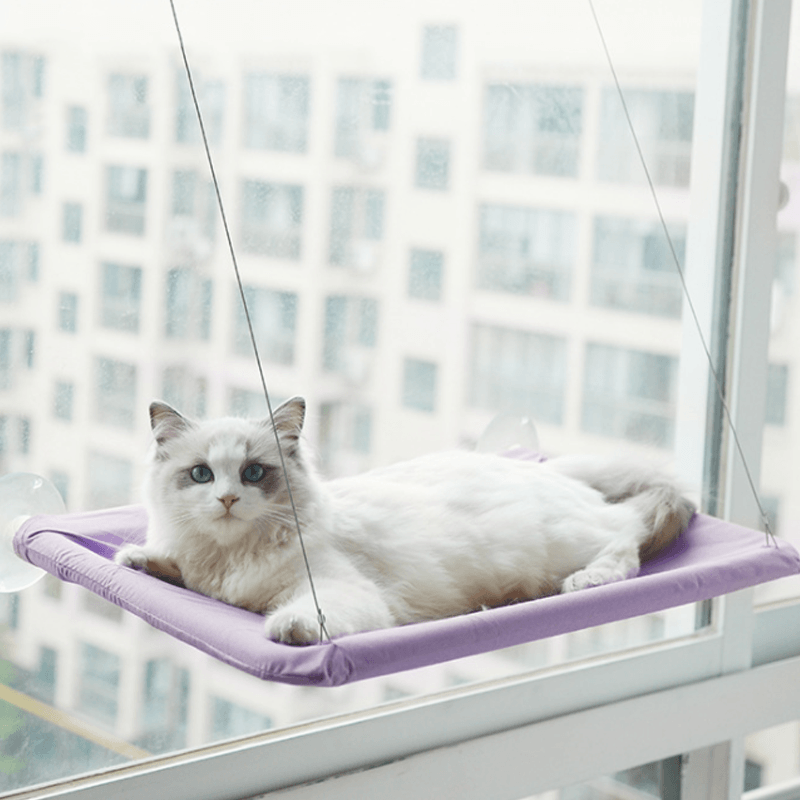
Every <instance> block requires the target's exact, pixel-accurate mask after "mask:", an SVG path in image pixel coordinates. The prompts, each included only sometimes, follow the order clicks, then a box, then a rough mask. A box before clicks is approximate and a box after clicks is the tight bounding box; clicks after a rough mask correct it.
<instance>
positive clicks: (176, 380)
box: [161, 366, 208, 419]
mask: <svg viewBox="0 0 800 800" xmlns="http://www.w3.org/2000/svg"><path fill="white" fill-rule="evenodd" d="M161 386H162V394H161V396H162V397H163V398H164V401H165V402H167V403H169V404H170V405H171V406H172V407H173V408H177V409H180V410H181V411H182V412H183V413H184V414H188V415H189V416H191V417H197V418H200V419H202V418H203V417H205V415H206V398H207V395H208V383H207V381H206V379H205V378H203V377H202V376H198V375H195V374H194V373H193V372H192V371H191V370H189V369H187V368H186V367H184V366H175V367H167V368H166V369H165V370H164V374H163V378H162V383H161Z"/></svg>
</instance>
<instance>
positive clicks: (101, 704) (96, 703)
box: [78, 644, 120, 726]
mask: <svg viewBox="0 0 800 800" xmlns="http://www.w3.org/2000/svg"><path fill="white" fill-rule="evenodd" d="M119 679H120V659H119V656H116V655H114V654H113V653H109V652H107V651H106V650H101V649H100V648H99V647H95V646H94V645H91V644H84V645H83V647H82V648H81V673H80V678H79V686H78V705H79V707H80V710H81V711H82V712H84V713H85V714H88V715H89V716H91V717H93V718H94V719H96V720H98V721H100V722H102V723H104V724H105V725H109V726H111V725H113V724H114V723H115V722H116V720H117V705H118V702H117V693H118V691H119Z"/></svg>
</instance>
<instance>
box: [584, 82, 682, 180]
mask: <svg viewBox="0 0 800 800" xmlns="http://www.w3.org/2000/svg"><path fill="white" fill-rule="evenodd" d="M625 104H626V106H627V108H628V113H629V114H630V118H631V123H632V124H633V128H634V130H635V131H636V137H637V139H638V140H639V144H640V146H641V148H642V152H643V154H644V158H645V162H646V163H647V169H648V171H649V173H650V177H651V178H652V180H653V182H654V183H656V184H661V185H664V186H688V185H689V168H690V163H691V150H692V128H693V125H694V94H693V93H692V92H680V91H646V90H641V89H632V90H625ZM630 137H631V134H630V129H629V125H628V121H627V118H626V115H625V112H624V110H623V108H622V105H621V103H620V98H619V95H618V93H617V90H616V89H614V88H607V89H604V90H603V94H602V100H601V108H600V134H599V152H598V158H597V169H598V177H599V178H600V179H601V180H607V181H614V182H618V183H644V182H645V175H644V171H643V169H642V164H641V161H640V159H639V155H638V152H637V150H636V148H634V147H631V141H630Z"/></svg>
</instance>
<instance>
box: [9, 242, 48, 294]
mask: <svg viewBox="0 0 800 800" xmlns="http://www.w3.org/2000/svg"><path fill="white" fill-rule="evenodd" d="M38 263H39V247H38V245H37V244H35V243H33V242H11V241H0V302H5V303H11V302H14V301H15V300H16V299H17V296H18V293H19V288H20V285H21V283H22V281H23V280H28V281H31V282H33V281H35V280H37V278H38Z"/></svg>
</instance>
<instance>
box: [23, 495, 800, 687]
mask: <svg viewBox="0 0 800 800" xmlns="http://www.w3.org/2000/svg"><path fill="white" fill-rule="evenodd" d="M146 526H147V517H146V513H145V510H144V508H143V507H141V506H126V507H123V508H112V509H107V510H103V511H93V512H86V513H74V514H61V515H57V516H44V515H42V516H37V517H33V518H31V519H30V520H28V521H27V522H26V523H25V524H24V525H23V526H22V527H21V528H20V529H19V530H18V531H17V533H16V536H15V538H14V548H15V550H16V552H17V553H18V554H19V555H20V556H21V557H22V558H24V559H25V560H26V561H29V562H30V563H32V564H35V565H36V566H38V567H41V568H42V569H44V570H46V571H48V572H51V573H52V574H53V575H55V576H56V577H58V578H60V579H61V580H64V581H69V582H71V583H78V584H80V585H81V586H84V587H85V588H87V589H89V590H91V591H92V592H95V593H97V594H99V595H100V596H101V597H104V598H105V599H106V600H110V601H111V602H112V603H115V604H116V605H118V606H121V607H122V608H124V609H126V610H127V611H131V612H133V613H134V614H136V615H138V616H140V617H141V618H142V619H144V620H146V621H147V622H148V623H149V624H150V625H152V626H154V627H155V628H159V629H161V630H163V631H166V632H167V633H169V634H170V635H172V636H175V637H176V638H178V639H180V640H182V641H184V642H187V643H188V644H191V645H193V646H194V647H197V648H199V649H200V650H202V651H204V652H206V653H208V654H210V655H212V656H214V657H215V658H218V659H219V660H220V661H223V662H225V663H227V664H230V665H232V666H234V667H236V668H237V669H240V670H243V671H245V672H249V673H250V674H252V675H256V676H257V677H259V678H262V679H264V680H271V681H280V682H283V683H292V684H300V685H310V686H339V685H341V684H344V683H349V682H352V681H357V680H363V679H365V678H373V677H376V676H378V675H385V674H388V673H391V672H401V671H403V670H408V669H414V668H415V667H422V666H426V665H428V664H434V663H439V662H442V661H449V660H451V659H456V658H462V657H464V656H470V655H475V654H477V653H484V652H487V651H489V650H497V649H500V648H503V647H511V646H513V645H517V644H522V643H524V642H530V641H534V640H536V639H544V638H546V637H549V636H555V635H557V634H561V633H569V632H570V631H575V630H578V629H581V628H588V627H591V626H593V625H601V624H603V623H606V622H613V621H615V620H621V619H627V618H629V617H635V616H639V615H640V614H649V613H652V612H654V611H660V610H663V609H665V608H670V607H672V606H679V605H683V604H685V603H691V602H695V601H698V600H707V599H709V598H712V597H717V596H719V595H723V594H726V593H728V592H733V591H736V590H737V589H743V588H745V587H747V586H754V585H756V584H759V583H765V582H767V581H771V580H774V579H775V578H780V577H784V576H786V575H792V574H795V573H797V572H800V556H798V553H797V551H796V550H795V549H794V548H793V547H792V546H791V545H790V544H788V543H787V542H784V541H776V542H774V543H770V544H769V545H768V544H767V543H766V537H765V535H764V534H763V533H759V532H757V531H753V530H749V529H747V528H743V527H740V526H738V525H733V524H730V523H727V522H722V521H721V520H718V519H715V518H713V517H708V516H705V515H703V514H696V515H695V516H694V518H693V519H692V521H691V523H690V524H689V527H688V529H687V530H686V531H685V532H684V534H683V535H682V536H680V537H679V538H678V539H677V540H676V541H675V542H673V543H672V545H671V546H670V547H669V548H668V549H666V550H665V551H663V552H662V553H661V554H660V555H659V556H658V558H656V559H654V560H652V561H650V562H648V563H646V564H645V565H644V566H643V567H642V569H641V571H640V572H639V574H638V575H637V576H636V577H632V578H628V579H626V580H623V581H618V582H616V583H611V584H606V585H604V586H597V587H593V588H589V589H583V590H581V591H578V592H573V593H570V594H566V595H556V596H553V597H544V598H540V599H538V600H529V601H527V602H522V603H517V604H515V605H509V606H503V607H501V608H493V609H489V610H486V611H476V612H474V613H471V614H464V615H462V616H458V617H451V618H449V619H443V620H434V621H432V622H423V623H417V624H413V625H404V626H401V627H397V628H391V629H388V630H379V631H370V632H367V633H358V634H354V635H350V636H342V637H340V638H337V639H335V640H333V641H331V642H327V643H324V644H318V645H310V646H306V647H293V646H291V645H286V644H279V643H277V642H272V641H269V640H267V639H266V638H265V636H264V632H263V617H261V616H260V615H258V614H254V613H252V612H250V611H245V610H243V609H241V608H235V607H234V606H229V605H227V604H225V603H222V602H220V601H218V600H212V599H211V598H209V597H205V596H204V595H200V594H197V593H195V592H192V591H190V590H188V589H183V588H180V587H178V586H173V585H172V584H169V583H165V582H164V581H161V580H159V579H157V578H154V577H152V576H151V575H147V574H146V573H144V572H138V571H136V570H133V569H130V568H128V567H121V566H118V565H117V564H115V563H114V562H113V557H114V553H116V551H117V550H118V548H119V547H121V546H122V545H123V544H126V543H128V542H135V543H143V541H144V537H145V530H146ZM321 603H322V606H323V610H324V606H325V603H324V597H323V598H321Z"/></svg>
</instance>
